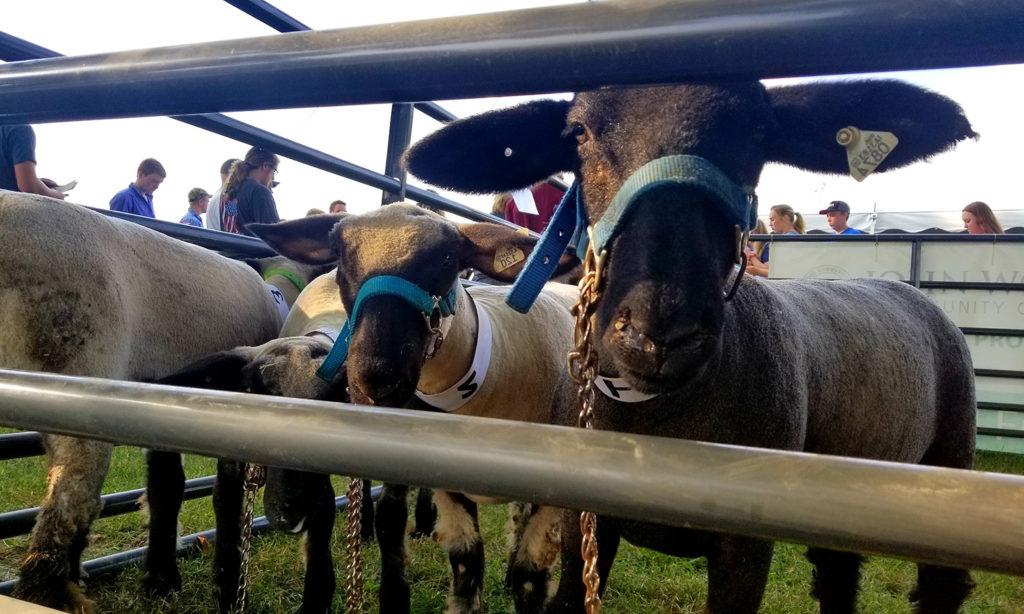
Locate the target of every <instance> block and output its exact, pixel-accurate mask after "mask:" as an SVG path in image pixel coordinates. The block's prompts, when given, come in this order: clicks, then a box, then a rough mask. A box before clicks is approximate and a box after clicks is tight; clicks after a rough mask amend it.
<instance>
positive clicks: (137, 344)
mask: <svg viewBox="0 0 1024 614" xmlns="http://www.w3.org/2000/svg"><path fill="white" fill-rule="evenodd" d="M0 246H2V247H0V323H2V326H3V330H4V333H3V335H2V336H0V365H2V366H3V367H4V368H10V369H25V370H32V371H46V372H51V373H61V374H68V375H87V376H93V377H105V378H111V379H122V380H135V381H142V380H154V379H157V378H159V377H161V376H164V375H167V374H170V373H172V372H174V371H175V370H177V369H180V368H181V367H182V366H184V365H186V364H188V363H189V362H191V361H194V360H196V359H197V358H199V357H201V356H204V355H207V354H210V353H212V352H215V351H217V350H221V349H226V348H232V347H236V346H239V345H257V344H259V343H262V342H264V341H266V340H268V339H272V338H274V337H276V336H277V334H278V331H279V330H280V327H281V324H282V321H283V315H282V310H281V309H280V308H279V305H280V303H281V302H282V301H284V300H287V299H289V298H290V299H294V298H295V296H297V295H298V291H299V289H298V288H295V287H293V283H292V281H291V280H290V279H286V278H285V277H280V276H278V277H276V278H275V281H276V282H277V283H279V284H280V285H279V287H276V288H275V287H272V286H268V285H267V284H266V283H265V282H264V280H263V278H262V277H261V275H260V273H258V272H257V271H256V270H254V267H253V266H249V265H247V264H244V263H241V262H236V261H233V260H229V259H227V258H224V257H222V256H220V255H218V254H215V253H213V252H210V251H208V250H206V249H203V248H200V247H196V246H194V245H189V244H186V243H182V242H180V241H177V240H175V239H171V238H169V237H166V236H164V235H161V234H159V233H157V232H154V231H152V230H149V229H147V228H143V227H142V226H138V225H135V224H132V223H130V222H125V221H122V220H118V219H113V218H108V217H105V216H103V215H100V214H98V213H96V212H93V211H90V210H88V209H86V208H84V207H79V206H77V205H70V204H66V203H62V202H59V201H54V200H51V199H47V198H43V197H38V196H32V195H28V194H19V193H14V192H0ZM273 262H274V268H277V269H278V270H281V269H282V267H284V268H288V269H292V272H291V273H290V274H288V275H287V277H289V278H295V279H298V277H295V275H296V274H298V275H300V276H305V277H306V278H307V279H308V277H309V275H310V274H311V272H312V271H310V270H307V269H308V267H296V266H295V265H292V264H286V263H285V262H286V261H285V260H284V259H283V258H275V259H273ZM43 441H44V444H45V448H46V454H47V466H48V474H47V481H48V489H47V494H46V497H45V499H44V500H43V501H42V503H41V504H40V511H39V515H38V517H37V519H36V525H35V528H34V529H33V531H32V538H31V543H30V545H29V549H28V553H27V555H26V556H25V558H24V561H23V562H22V564H21V574H20V580H19V582H18V584H17V586H16V587H15V590H14V595H15V596H17V597H19V598H21V599H24V600H27V601H32V602H35V603H39V604H44V605H48V606H51V607H54V608H58V609H63V610H66V611H70V612H87V611H90V610H91V609H92V605H91V602H90V601H89V600H88V599H86V598H85V597H84V596H83V595H82V593H81V591H80V589H79V588H78V581H79V579H80V572H79V568H80V559H81V554H82V550H83V549H84V548H85V546H86V543H87V540H86V538H87V536H88V532H89V527H90V525H91V524H92V522H93V520H94V519H95V517H96V515H97V514H98V513H99V510H100V498H99V496H100V488H101V486H102V484H103V479H104V477H105V475H106V472H107V467H108V464H109V462H110V452H111V449H112V445H111V444H109V443H104V442H98V441H89V440H84V439H76V438H72V437H64V436H59V435H45V436H44V440H43ZM156 454H160V453H156ZM165 454H166V453H165ZM174 456H175V457H176V456H177V454H175V455H174ZM179 471H180V465H179ZM154 496H155V497H156V498H157V499H159V497H160V494H156V493H150V499H151V500H152V499H153V497H154ZM175 514H176V513H175ZM157 525H158V526H160V523H159V521H158V522H157ZM164 527H165V528H166V529H167V530H169V531H170V532H171V533H170V536H169V537H164V538H161V539H158V541H162V542H163V543H164V544H165V545H168V544H169V546H170V552H171V557H172V558H171V563H172V565H171V569H167V568H166V566H163V567H161V566H157V567H155V568H154V567H150V568H149V572H150V578H149V580H150V582H151V585H153V586H154V588H158V589H166V588H174V586H176V585H177V583H178V582H180V580H179V579H178V577H177V571H176V570H175V569H173V548H174V542H175V539H174V538H175V536H176V533H174V531H176V522H175V523H171V524H170V525H169V526H166V523H165V525H164ZM159 548H160V547H159V545H158V546H157V548H156V550H155V551H154V553H155V552H157V551H159ZM165 574H166V575H165Z"/></svg>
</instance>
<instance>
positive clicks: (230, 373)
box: [156, 347, 252, 392]
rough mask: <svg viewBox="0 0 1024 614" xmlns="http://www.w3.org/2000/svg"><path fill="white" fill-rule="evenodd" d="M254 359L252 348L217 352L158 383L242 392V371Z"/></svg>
mask: <svg viewBox="0 0 1024 614" xmlns="http://www.w3.org/2000/svg"><path fill="white" fill-rule="evenodd" d="M251 359H252V348H248V347H239V348H235V349H233V350H227V351H224V352H217V353H215V354H210V355H209V356H206V357H204V358H200V359H199V360H197V361H196V362H194V363H192V364H190V365H188V366H187V367H185V368H183V369H182V370H181V371H178V372H177V373H174V374H173V375H168V376H167V377H164V378H161V379H159V380H157V381H156V383H157V384H166V385H168V386H185V387H188V388H206V389H208V390H227V391H232V392H239V391H241V390H242V382H243V379H242V370H243V369H244V368H245V366H246V365H247V364H249V361H250V360H251Z"/></svg>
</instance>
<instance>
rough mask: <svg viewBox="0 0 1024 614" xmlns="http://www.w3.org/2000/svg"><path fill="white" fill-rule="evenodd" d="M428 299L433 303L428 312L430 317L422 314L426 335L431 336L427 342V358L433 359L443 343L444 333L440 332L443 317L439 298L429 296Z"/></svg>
mask: <svg viewBox="0 0 1024 614" xmlns="http://www.w3.org/2000/svg"><path fill="white" fill-rule="evenodd" d="M430 298H431V299H432V300H433V301H434V308H433V309H431V310H430V315H427V314H423V322H424V323H425V324H426V325H427V333H428V334H430V336H431V340H430V341H428V342H427V358H433V357H434V355H435V354H437V351H438V350H440V349H441V344H442V343H444V333H442V332H441V320H442V318H443V317H444V316H443V315H442V314H441V297H440V296H431V297H430Z"/></svg>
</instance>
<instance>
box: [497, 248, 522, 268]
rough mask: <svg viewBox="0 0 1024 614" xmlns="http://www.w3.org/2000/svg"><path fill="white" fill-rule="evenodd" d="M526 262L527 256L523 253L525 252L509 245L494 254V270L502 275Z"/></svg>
mask: <svg viewBox="0 0 1024 614" xmlns="http://www.w3.org/2000/svg"><path fill="white" fill-rule="evenodd" d="M524 260H526V254H524V253H523V250H521V249H519V248H518V247H516V246H515V245H512V244H511V243H509V244H506V245H503V246H502V247H499V248H498V251H496V252H494V270H495V271H497V272H498V273H501V272H502V271H504V270H505V269H509V268H512V267H514V266H515V265H517V264H519V263H520V262H522V261H524Z"/></svg>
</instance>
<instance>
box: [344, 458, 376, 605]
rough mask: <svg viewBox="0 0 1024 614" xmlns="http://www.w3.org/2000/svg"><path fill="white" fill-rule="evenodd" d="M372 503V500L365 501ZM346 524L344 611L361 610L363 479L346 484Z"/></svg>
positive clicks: (355, 479) (354, 479) (356, 479)
mask: <svg viewBox="0 0 1024 614" xmlns="http://www.w3.org/2000/svg"><path fill="white" fill-rule="evenodd" d="M367 503H368V504H369V505H373V502H367ZM346 509H347V512H348V526H347V529H348V531H347V534H346V536H345V545H346V550H347V551H348V563H347V564H346V568H345V572H346V582H345V612H347V613H348V614H355V613H356V612H362V611H363V560H362V546H363V535H362V531H363V527H362V524H363V522H362V511H363V480H361V479H359V478H353V479H352V481H351V482H349V484H348V507H347V508H346Z"/></svg>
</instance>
